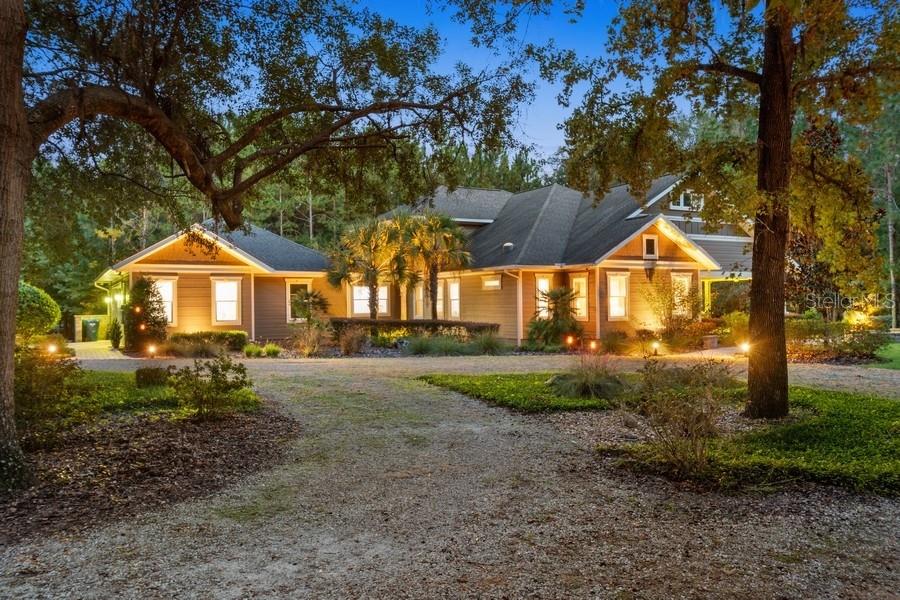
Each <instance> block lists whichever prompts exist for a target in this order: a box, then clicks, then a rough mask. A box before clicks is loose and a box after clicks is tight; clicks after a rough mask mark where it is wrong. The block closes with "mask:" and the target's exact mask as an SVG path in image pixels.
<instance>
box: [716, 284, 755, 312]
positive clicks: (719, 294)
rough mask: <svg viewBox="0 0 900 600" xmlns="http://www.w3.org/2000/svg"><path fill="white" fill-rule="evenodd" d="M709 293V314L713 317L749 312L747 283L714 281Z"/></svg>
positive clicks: (748, 288)
mask: <svg viewBox="0 0 900 600" xmlns="http://www.w3.org/2000/svg"><path fill="white" fill-rule="evenodd" d="M711 291H712V302H711V306H710V314H712V316H714V317H722V316H725V315H727V314H730V313H734V312H743V313H746V312H748V311H749V310H750V282H749V281H714V282H712V288H711Z"/></svg>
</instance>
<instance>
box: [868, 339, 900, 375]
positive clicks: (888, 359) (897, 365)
mask: <svg viewBox="0 0 900 600" xmlns="http://www.w3.org/2000/svg"><path fill="white" fill-rule="evenodd" d="M875 356H876V357H877V358H878V360H879V361H881V362H878V363H873V364H872V365H870V366H873V367H883V368H885V369H900V342H893V343H891V344H888V345H887V346H885V347H883V348H882V349H881V350H879V351H878V352H876V353H875Z"/></svg>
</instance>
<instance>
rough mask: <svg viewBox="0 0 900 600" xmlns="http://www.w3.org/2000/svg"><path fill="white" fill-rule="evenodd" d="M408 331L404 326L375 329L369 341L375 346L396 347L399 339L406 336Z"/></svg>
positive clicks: (408, 334)
mask: <svg viewBox="0 0 900 600" xmlns="http://www.w3.org/2000/svg"><path fill="white" fill-rule="evenodd" d="M409 336H410V331H409V329H407V328H406V327H398V328H396V329H388V330H377V331H376V332H375V335H373V336H372V337H371V339H370V340H369V342H370V343H371V344H372V345H373V346H375V347H376V348H396V347H397V345H398V343H399V342H400V340H402V339H404V338H408V337H409Z"/></svg>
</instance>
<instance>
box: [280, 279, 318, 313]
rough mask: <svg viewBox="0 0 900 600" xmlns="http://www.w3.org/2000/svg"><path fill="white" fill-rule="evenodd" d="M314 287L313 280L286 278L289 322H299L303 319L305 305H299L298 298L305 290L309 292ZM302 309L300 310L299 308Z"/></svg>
mask: <svg viewBox="0 0 900 600" xmlns="http://www.w3.org/2000/svg"><path fill="white" fill-rule="evenodd" d="M311 289H312V285H311V282H310V281H309V280H308V279H286V280H285V294H286V298H285V301H286V302H287V320H288V323H297V322H300V321H303V320H304V318H305V317H303V310H302V309H303V307H302V306H298V305H297V302H296V301H297V299H298V298H299V297H300V294H302V293H303V292H309V291H310V290H311ZM298 308H299V309H300V311H298V310H297V309H298Z"/></svg>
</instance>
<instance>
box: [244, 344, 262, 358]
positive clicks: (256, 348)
mask: <svg viewBox="0 0 900 600" xmlns="http://www.w3.org/2000/svg"><path fill="white" fill-rule="evenodd" d="M262 355H263V348H262V346H260V345H259V344H254V343H250V344H247V345H246V346H244V356H246V357H247V358H259V357H260V356H262Z"/></svg>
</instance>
